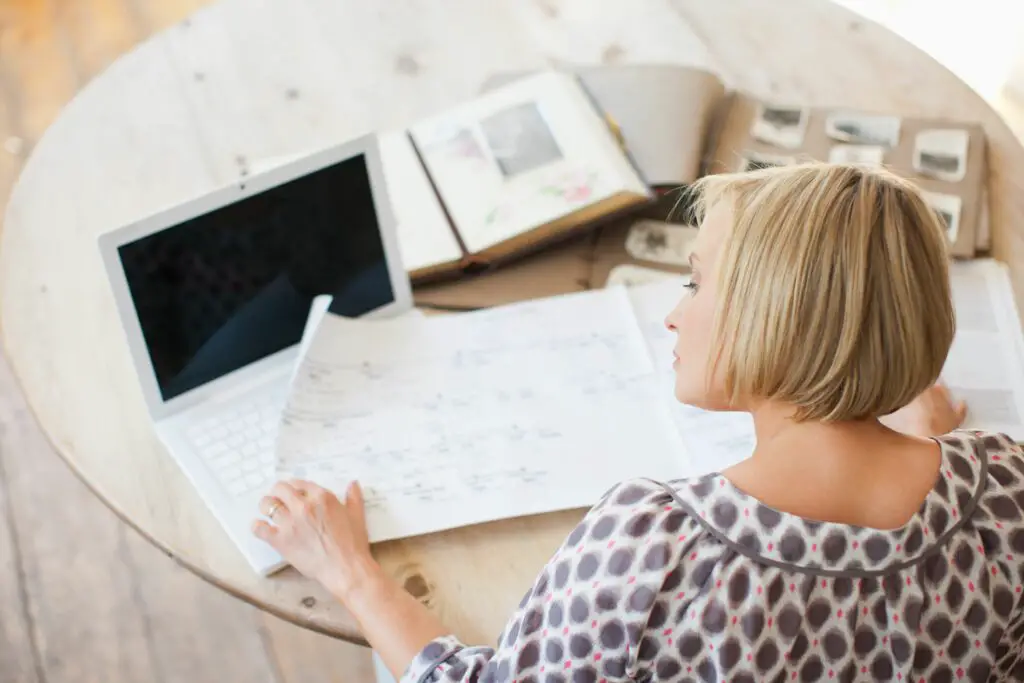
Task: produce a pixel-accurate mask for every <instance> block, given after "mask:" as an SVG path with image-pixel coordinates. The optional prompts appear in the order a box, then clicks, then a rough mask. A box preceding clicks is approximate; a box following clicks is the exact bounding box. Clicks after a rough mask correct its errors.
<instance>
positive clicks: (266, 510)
mask: <svg viewBox="0 0 1024 683" xmlns="http://www.w3.org/2000/svg"><path fill="white" fill-rule="evenodd" d="M283 510H286V508H285V506H284V502H283V501H281V500H280V499H279V498H277V497H275V496H263V497H262V498H260V512H261V513H263V516H264V517H269V518H270V519H274V517H275V516H276V515H280V514H281V512H282V511H283Z"/></svg>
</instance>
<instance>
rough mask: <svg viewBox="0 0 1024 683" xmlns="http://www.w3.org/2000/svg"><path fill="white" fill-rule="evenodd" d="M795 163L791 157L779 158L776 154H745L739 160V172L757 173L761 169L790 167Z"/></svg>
mask: <svg viewBox="0 0 1024 683" xmlns="http://www.w3.org/2000/svg"><path fill="white" fill-rule="evenodd" d="M795 163H796V159H794V158H793V157H787V156H780V155H777V154H763V153H761V152H745V153H744V154H743V158H742V159H740V166H739V170H740V171H757V170H759V169H762V168H775V167H776V166H792V165H793V164H795Z"/></svg>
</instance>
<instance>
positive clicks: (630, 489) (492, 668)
mask: <svg viewBox="0 0 1024 683" xmlns="http://www.w3.org/2000/svg"><path fill="white" fill-rule="evenodd" d="M684 517H685V515H684V514H683V513H682V511H681V510H679V509H678V508H677V507H675V506H673V505H672V504H671V496H670V495H669V494H667V493H666V492H665V489H664V488H662V487H661V486H660V485H658V484H655V483H654V482H648V481H644V480H636V481H629V482H624V483H622V484H619V485H618V486H616V487H615V488H613V489H611V490H610V491H608V492H607V493H606V494H605V495H604V496H603V497H602V498H601V500H600V501H599V502H598V504H597V505H595V506H594V507H593V508H591V510H590V511H589V512H588V513H587V515H586V516H585V517H584V519H583V521H582V522H580V524H579V525H578V526H577V527H576V528H575V529H574V530H573V531H572V533H570V534H569V536H568V537H567V538H566V540H565V541H564V542H563V544H562V545H561V547H560V548H559V549H558V550H557V551H556V552H555V554H554V555H553V556H552V558H551V560H550V561H549V562H548V564H547V565H546V566H545V567H544V569H543V570H542V571H541V572H540V574H539V575H538V577H537V579H536V580H535V581H534V583H533V585H532V586H531V587H530V589H529V590H528V591H527V592H526V595H524V596H523V599H522V601H521V602H520V603H519V607H518V609H517V610H516V612H515V613H514V614H513V615H512V617H511V619H509V621H508V623H507V624H506V626H505V629H504V631H503V632H502V634H501V636H500V637H499V638H498V643H497V646H496V647H468V646H466V645H465V644H463V643H461V642H460V641H459V640H458V639H456V638H455V637H454V636H446V637H443V638H438V639H436V640H434V641H432V642H430V643H429V644H427V645H426V646H425V647H424V648H423V649H422V650H421V651H420V652H419V654H417V655H416V657H415V658H414V659H413V661H412V662H411V664H410V665H409V667H408V669H407V670H406V671H405V673H404V675H403V676H402V679H401V683H446V682H466V683H477V682H479V683H499V682H503V681H512V680H514V679H515V680H528V677H529V676H532V677H533V678H534V679H537V680H553V681H566V682H568V681H573V682H574V683H575V682H578V681H588V682H590V683H598V681H600V680H602V679H603V680H604V681H606V682H607V683H613V682H614V681H627V680H629V679H630V677H631V676H633V675H635V674H636V673H638V666H639V664H638V655H637V653H638V652H639V651H640V650H641V649H642V646H641V640H642V639H643V636H644V634H645V633H646V632H647V631H648V629H649V628H653V627H654V626H656V625H657V624H656V623H651V624H650V625H649V622H651V621H652V618H653V620H654V621H655V622H657V620H658V617H657V616H656V615H655V614H654V613H655V612H656V611H657V608H656V605H657V604H660V603H659V601H658V598H659V595H660V594H661V593H662V592H663V591H664V590H665V589H666V584H668V583H671V582H672V581H673V579H672V577H671V574H672V573H673V571H672V570H673V568H674V567H675V566H676V565H677V564H678V561H679V552H680V550H679V548H680V546H681V545H682V544H679V543H677V542H676V540H677V536H678V534H679V531H680V527H681V526H683V523H684ZM669 588H670V587H669Z"/></svg>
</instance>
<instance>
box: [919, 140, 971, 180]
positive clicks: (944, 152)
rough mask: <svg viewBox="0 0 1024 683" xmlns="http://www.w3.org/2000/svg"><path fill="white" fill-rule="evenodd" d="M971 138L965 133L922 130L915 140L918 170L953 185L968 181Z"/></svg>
mask: <svg viewBox="0 0 1024 683" xmlns="http://www.w3.org/2000/svg"><path fill="white" fill-rule="evenodd" d="M969 141H970V137H969V136H968V135H967V131H966V130H963V129H948V130H946V129H933V130H922V131H921V132H920V133H918V134H917V136H916V137H915V138H914V170H915V171H917V172H918V173H920V174H922V175H926V176H930V177H932V178H938V179H939V180H945V181H948V182H951V183H958V182H960V181H961V180H963V179H964V175H965V174H966V172H967V146H968V144H969Z"/></svg>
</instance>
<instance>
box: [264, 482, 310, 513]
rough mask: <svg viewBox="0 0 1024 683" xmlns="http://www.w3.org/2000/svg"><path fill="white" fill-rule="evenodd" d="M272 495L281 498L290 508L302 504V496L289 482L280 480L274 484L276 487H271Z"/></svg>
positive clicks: (295, 507) (296, 507)
mask: <svg viewBox="0 0 1024 683" xmlns="http://www.w3.org/2000/svg"><path fill="white" fill-rule="evenodd" d="M270 495H272V496H276V497H277V498H279V499H280V500H281V502H282V503H284V505H285V507H287V508H288V509H289V510H294V509H298V508H299V507H301V506H302V496H301V495H299V492H298V491H296V490H295V489H294V488H293V487H292V485H291V484H289V483H288V482H284V481H279V482H277V483H276V484H274V488H272V489H270Z"/></svg>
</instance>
